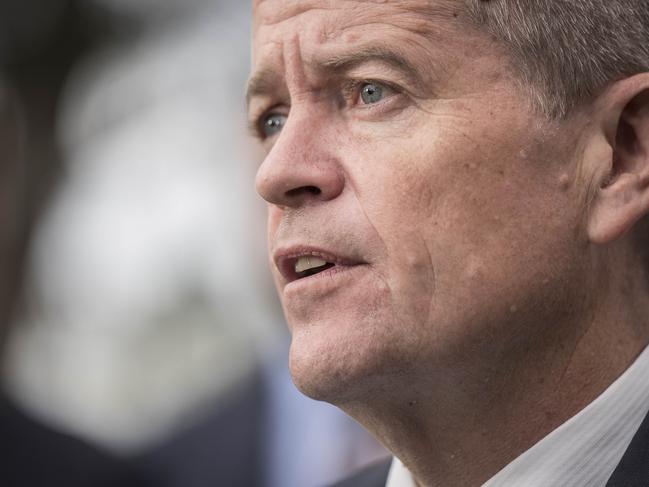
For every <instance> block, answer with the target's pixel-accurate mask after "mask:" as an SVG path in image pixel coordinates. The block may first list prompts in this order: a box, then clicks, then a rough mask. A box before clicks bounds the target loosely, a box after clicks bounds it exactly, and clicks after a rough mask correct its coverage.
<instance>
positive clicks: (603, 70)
mask: <svg viewBox="0 0 649 487" xmlns="http://www.w3.org/2000/svg"><path fill="white" fill-rule="evenodd" d="M464 1H465V2H466V4H467V6H468V12H469V15H470V17H471V20H472V21H473V22H475V23H476V24H477V25H478V28H480V29H481V30H483V31H486V32H488V33H489V34H490V35H491V36H493V37H494V38H495V39H496V40H497V41H498V42H500V43H501V44H502V45H503V46H504V47H505V49H506V50H507V52H508V54H509V55H510V57H511V59H512V61H513V66H514V68H515V69H516V70H517V71H518V74H519V79H520V81H521V82H522V84H523V86H524V87H525V89H527V90H528V91H529V92H530V94H531V95H532V101H533V102H534V105H535V106H537V107H538V108H540V109H541V111H542V112H543V113H545V114H547V115H548V116H550V117H552V118H563V117H565V116H567V115H568V114H569V113H570V112H571V111H572V110H573V109H575V108H577V107H579V106H581V105H582V104H583V103H585V102H587V101H589V100H591V99H592V98H593V97H594V96H596V95H597V94H598V93H600V92H601V90H602V89H604V88H605V87H606V86H608V85H609V84H610V83H611V82H614V81H617V80H619V79H623V78H625V77H628V76H631V75H633V74H637V73H641V72H645V71H649V0H464Z"/></svg>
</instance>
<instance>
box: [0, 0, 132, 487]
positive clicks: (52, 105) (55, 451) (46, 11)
mask: <svg viewBox="0 0 649 487" xmlns="http://www.w3.org/2000/svg"><path fill="white" fill-rule="evenodd" d="M84 25H86V24H85V23H84V22H82V17H81V14H80V9H79V4H77V2H73V1H65V0H47V1H46V2H42V1H37V0H27V1H26V0H0V347H1V349H4V346H5V343H6V337H7V334H8V330H9V325H10V323H11V322H12V318H13V317H14V316H15V313H16V311H17V307H18V303H19V300H20V289H21V284H22V278H23V275H24V270H25V256H26V253H27V249H28V247H29V241H30V234H31V231H32V230H33V228H34V225H35V223H36V221H37V219H38V216H39V215H40V213H41V211H42V209H43V207H44V205H45V203H46V201H47V198H48V196H49V194H50V192H51V189H52V187H53V185H54V183H55V182H56V179H57V177H58V175H59V173H60V160H59V159H60V158H59V154H58V148H57V143H56V136H55V126H56V118H57V106H58V103H59V99H60V94H61V90H62V88H63V86H64V83H65V80H66V77H67V74H68V73H69V71H70V69H71V68H72V66H73V65H74V63H75V61H76V60H77V59H78V58H79V57H80V56H81V54H82V53H83V51H84V49H86V48H87V47H88V46H89V45H90V42H91V38H90V36H88V35H87V31H85V30H84V28H83V27H84ZM0 458H1V460H0V485H2V486H4V487H14V486H29V487H38V486H46V485H47V486H67V487H75V486H79V487H81V486H84V487H86V486H131V485H132V486H136V485H137V486H141V485H143V482H142V480H141V479H136V478H135V476H134V473H133V472H132V471H131V470H130V469H129V468H127V466H126V465H125V464H124V462H122V461H120V460H117V459H114V458H112V457H110V456H109V455H108V454H106V453H103V452H101V451H100V450H98V449H96V448H94V447H92V446H90V445H89V444H86V443H84V442H82V441H81V440H79V439H75V438H73V437H72V436H70V435H67V434H64V433H61V432H58V431H55V430H53V429H51V428H50V427H48V426H45V425H44V424H41V423H39V422H38V421H36V420H35V419H33V418H30V417H29V416H28V415H27V414H26V413H24V412H22V411H21V410H20V409H19V408H18V407H17V406H16V405H15V404H13V403H12V402H11V401H10V400H9V399H8V398H7V397H6V395H5V394H2V392H0Z"/></svg>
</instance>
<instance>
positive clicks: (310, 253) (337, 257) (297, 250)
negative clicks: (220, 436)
mask: <svg viewBox="0 0 649 487" xmlns="http://www.w3.org/2000/svg"><path fill="white" fill-rule="evenodd" d="M300 257H319V258H321V259H322V260H325V261H327V262H330V263H332V264H334V265H339V266H354V265H359V264H364V263H365V262H363V261H361V260H360V259H357V258H354V257H349V256H344V255H341V254H340V253H338V252H335V251H330V250H326V249H323V248H319V247H313V246H309V245H296V246H291V247H284V248H279V249H278V250H276V251H275V252H274V253H273V261H274V262H275V266H276V267H277V269H278V270H279V272H280V274H281V275H282V277H283V278H284V280H285V281H286V282H287V283H289V282H292V281H295V280H297V279H299V278H300V276H299V275H298V274H297V273H296V272H295V263H296V262H297V260H298V259H299V258H300Z"/></svg>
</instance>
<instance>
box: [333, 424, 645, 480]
mask: <svg viewBox="0 0 649 487" xmlns="http://www.w3.org/2000/svg"><path fill="white" fill-rule="evenodd" d="M389 470H390V462H389V461H387V462H382V463H378V464H376V465H371V466H370V467H368V468H366V469H365V470H362V471H360V472H359V473H358V474H356V475H354V476H353V477H350V478H347V479H345V480H342V481H340V482H338V483H337V484H335V485H333V486H332V487H385V482H386V481H387V478H388V472H389ZM548 487H556V486H548ZM606 487H649V414H648V415H647V416H646V417H645V419H644V421H643V422H642V424H641V425H640V428H638V431H637V432H636V434H635V435H634V437H633V440H632V441H631V444H630V445H629V447H628V448H627V450H626V452H625V453H624V456H623V457H622V460H620V463H619V464H618V466H617V467H616V468H615V471H614V472H613V474H612V475H611V478H610V479H609V481H608V482H607V483H606Z"/></svg>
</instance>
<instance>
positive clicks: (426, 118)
mask: <svg viewBox="0 0 649 487" xmlns="http://www.w3.org/2000/svg"><path fill="white" fill-rule="evenodd" d="M457 5H458V4H457V3H456V2H452V1H437V2H430V1H428V0H407V1H392V2H391V1H385V2H376V1H360V0H339V1H335V2H323V1H310V0H309V1H304V0H300V1H293V0H291V1H286V0H264V1H261V2H256V4H255V7H254V19H255V20H254V45H253V52H254V62H253V74H252V77H251V81H250V84H249V90H248V91H249V94H248V101H249V113H250V120H251V126H252V127H253V129H254V131H255V132H256V133H257V135H258V136H259V137H260V138H261V139H262V143H263V145H264V147H265V148H266V150H267V156H266V158H265V159H264V161H263V162H262V164H261V165H260V167H259V171H258V174H257V189H258V191H259V193H260V194H261V196H262V197H264V198H265V199H266V200H267V201H268V202H269V229H268V239H269V254H270V258H271V268H272V270H273V274H274V277H275V281H276V285H277V288H278V291H279V295H280V299H281V301H282V305H283V307H284V311H285V314H286V317H287V321H288V324H289V327H290V329H291V332H292V336H293V341H292V346H291V355H290V367H291V373H292V376H293V379H294V381H295V383H296V385H297V386H298V387H299V388H300V389H301V390H302V391H303V392H304V393H305V394H307V395H309V396H311V397H314V398H316V399H319V400H325V401H328V402H331V403H333V404H336V405H337V406H339V407H340V408H342V409H343V410H345V411H346V412H347V413H348V414H350V415H351V416H352V417H354V418H355V419H357V420H358V421H359V422H360V423H362V424H363V425H364V426H365V427H366V428H367V429H368V430H369V431H370V432H372V433H373V434H374V435H376V436H377V438H379V439H380V441H382V442H383V443H384V444H385V445H386V446H387V447H388V448H389V449H390V450H391V451H393V452H394V453H395V455H397V456H398V457H399V458H400V459H401V460H402V461H403V462H404V464H405V465H406V466H407V467H408V468H409V470H410V471H411V472H412V473H413V475H414V476H415V478H416V479H417V482H418V483H419V484H420V485H422V486H428V485H445V486H473V485H481V484H482V483H483V482H485V481H486V480H488V479H489V478H490V477H491V476H493V475H494V474H495V473H496V472H497V471H498V470H500V469H501V468H502V467H504V466H505V465H506V464H507V463H509V462H510V461H511V460H513V459H514V458H515V457H516V456H518V455H519V454H520V453H522V452H523V451H524V450H526V449H527V448H529V447H530V446H532V445H533V444H534V443H536V442H537V441H539V440H540V439H541V438H542V437H543V436H545V435H546V434H547V433H549V432H550V431H552V430H553V429H554V428H556V427H557V426H558V425H560V424H561V423H562V422H564V421H565V420H566V419H568V418H569V417H571V416H573V415H574V414H575V413H577V412H578V411H579V410H580V409H582V408H583V407H584V406H585V405H586V404H588V403H589V402H591V401H592V400H593V399H594V398H595V397H597V395H599V394H600V393H601V392H602V391H603V390H604V389H605V388H606V387H607V386H608V385H609V384H610V383H611V382H613V381H614V380H615V378H617V377H618V376H619V375H620V374H621V372H622V371H624V370H625V369H626V368H627V367H628V365H629V364H630V363H631V362H632V361H633V359H634V358H635V357H636V356H637V355H638V353H639V352H640V351H641V350H642V349H643V347H644V345H645V344H646V343H647V339H648V337H647V328H648V327H647V320H646V316H649V313H647V310H648V309H649V305H648V303H647V297H646V296H648V295H649V292H648V291H649V290H648V289H647V283H646V278H645V276H644V275H643V274H642V273H641V270H640V269H641V268H642V266H641V265H640V264H641V262H640V261H639V257H638V254H637V252H634V251H632V250H631V249H632V247H633V245H632V242H631V239H630V238H627V237H624V236H623V235H622V233H621V231H618V230H616V229H617V228H618V227H619V228H620V229H622V228H623V225H622V226H620V225H617V226H616V225H613V223H615V222H617V223H620V221H621V219H624V218H626V220H624V221H625V222H630V221H631V220H632V218H633V216H632V215H630V213H629V211H627V212H626V213H624V215H626V216H621V214H622V212H620V211H616V210H615V205H613V204H612V203H611V201H613V200H615V201H623V200H624V199H625V198H624V197H623V196H624V194H627V195H628V194H630V193H629V192H627V193H624V190H620V193H619V194H617V196H616V195H611V197H610V198H608V199H607V197H606V194H604V192H602V191H600V190H599V188H601V187H603V186H606V189H607V190H608V189H612V190H615V189H616V188H617V187H618V186H616V184H617V180H618V178H617V176H616V173H615V171H617V170H619V169H623V170H627V169H628V167H630V166H631V165H626V166H624V167H626V168H627V169H624V167H622V165H620V164H613V163H612V161H613V160H614V158H613V153H614V152H615V151H616V150H617V149H619V148H620V147H621V145H624V141H622V144H621V145H620V144H618V145H616V134H617V132H618V126H619V124H618V122H619V120H620V118H621V117H623V116H624V114H625V113H626V112H625V111H624V107H626V106H627V105H628V104H629V103H630V102H631V100H633V99H636V100H637V97H636V95H637V94H638V93H640V92H642V90H643V89H646V88H643V86H645V85H644V84H643V83H645V84H646V83H647V81H646V80H645V79H636V80H635V82H634V83H631V82H629V83H627V84H626V85H624V86H621V87H619V89H615V90H609V91H607V92H606V93H604V94H602V96H601V100H600V101H599V102H598V103H596V104H593V106H592V107H586V108H584V109H583V110H580V111H579V112H578V113H575V114H573V115H571V116H570V117H569V118H568V119H566V120H561V121H550V120H548V119H546V118H545V117H543V116H542V115H540V114H538V113H537V112H536V111H535V110H534V108H533V107H532V106H531V104H530V103H529V99H528V96H527V94H526V93H524V92H523V91H522V89H521V88H520V87H519V84H518V83H517V81H516V79H515V78H514V74H513V70H512V68H511V65H510V63H509V60H508V58H507V57H506V55H505V54H504V53H503V52H502V50H501V49H500V48H499V46H497V45H495V44H494V43H493V42H492V41H490V39H489V38H488V37H486V36H485V35H483V34H481V33H479V32H477V31H475V30H472V29H471V28H469V27H468V25H467V21H466V19H465V18H464V12H463V11H462V10H461V8H460V7H458V6H457ZM637 103H640V104H642V100H640V101H637ZM637 112H640V113H641V114H642V113H644V112H643V111H642V110H641V109H638V110H635V111H634V112H633V113H634V114H636V113H637ZM645 118H649V117H645ZM645 118H643V116H640V120H639V121H638V119H633V117H629V123H630V125H631V127H632V129H633V128H635V129H637V131H638V132H640V128H643V127H644V125H643V123H645ZM634 144H635V142H633V144H629V145H630V146H633V145H634ZM618 152H619V151H618ZM618 152H615V153H618ZM630 152H633V151H630ZM637 152H642V151H637ZM620 154H621V157H622V159H623V160H627V159H629V158H632V157H635V156H637V158H636V159H637V160H636V162H638V164H635V165H633V167H635V168H638V167H641V166H642V161H641V159H642V158H641V156H640V155H637V154H633V155H629V154H628V153H623V152H620ZM638 170H640V169H638ZM585 185H593V186H592V188H595V189H592V188H591V187H589V188H588V189H589V190H588V191H586V190H585ZM607 185H608V186H607ZM629 191H630V190H629ZM600 193H602V195H600ZM622 193H623V194H622ZM585 194H588V195H589V198H586V197H585V196H584V195H585ZM607 194H608V193H607ZM621 194H622V196H620V195H621ZM634 194H635V193H634ZM616 198H618V199H616ZM620 198H621V199H620ZM648 204H649V203H648ZM589 205H590V206H589ZM620 205H622V204H621V203H620ZM620 207H621V206H618V207H617V208H620ZM636 207H637V208H642V204H638V205H636V206H635V207H634V208H636ZM591 208H592V209H591ZM642 211H646V210H638V212H639V213H638V212H636V213H637V215H636V218H640V215H641V214H642ZM594 222H596V223H594ZM631 226H632V224H631ZM627 227H629V225H627ZM300 254H310V255H315V254H317V255H321V256H323V258H324V260H328V259H329V260H335V259H338V260H337V264H338V265H336V266H335V267H334V268H333V269H330V270H329V271H328V272H327V273H324V272H323V273H322V274H317V275H315V276H312V277H309V278H307V279H299V280H294V279H292V278H291V274H290V272H287V271H286V270H285V269H284V271H282V269H283V268H284V267H283V266H284V263H285V262H289V263H291V262H292V261H291V260H290V259H291V258H293V257H295V256H297V255H300ZM288 267H290V265H289V266H288ZM629 269H634V271H633V272H629ZM467 459H470V461H468V460H467Z"/></svg>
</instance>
